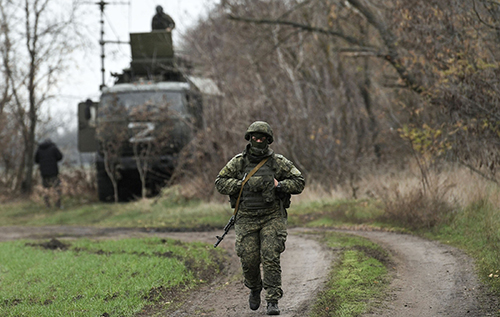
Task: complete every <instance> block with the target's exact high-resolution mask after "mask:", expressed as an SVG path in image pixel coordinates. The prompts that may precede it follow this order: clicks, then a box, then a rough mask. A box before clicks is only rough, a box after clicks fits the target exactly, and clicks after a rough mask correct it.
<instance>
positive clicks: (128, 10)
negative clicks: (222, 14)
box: [50, 0, 219, 124]
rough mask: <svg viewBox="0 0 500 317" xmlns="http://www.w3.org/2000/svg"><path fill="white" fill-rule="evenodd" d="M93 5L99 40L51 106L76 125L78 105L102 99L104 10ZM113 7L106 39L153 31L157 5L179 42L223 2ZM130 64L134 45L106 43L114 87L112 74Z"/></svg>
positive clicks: (155, 0)
mask: <svg viewBox="0 0 500 317" xmlns="http://www.w3.org/2000/svg"><path fill="white" fill-rule="evenodd" d="M95 2H97V0H95V1H91V2H89V4H88V5H89V6H90V8H88V9H86V10H85V11H86V12H87V13H88V16H86V17H85V19H86V20H87V21H88V23H89V24H90V26H91V28H90V29H91V31H90V32H92V33H95V34H94V35H92V34H90V35H89V36H91V37H92V38H93V39H95V42H94V44H95V45H94V47H92V48H91V49H90V50H88V52H87V53H86V55H85V56H83V54H82V57H78V59H79V61H78V63H77V65H76V67H75V68H74V70H72V71H71V72H70V76H69V78H68V79H66V80H65V83H66V84H63V85H61V86H60V95H61V96H60V97H59V98H57V100H56V101H54V102H53V103H51V106H50V112H51V114H52V115H53V116H54V115H56V117H60V115H62V116H64V117H65V118H66V117H69V118H74V120H75V121H74V122H72V123H73V124H76V107H77V104H78V102H80V101H83V100H85V99H87V98H91V99H93V100H95V101H97V100H98V99H99V85H100V84H101V81H102V80H101V60H100V47H99V45H98V42H99V38H100V23H99V20H100V11H99V7H98V6H97V5H95V4H94V3H95ZM106 2H109V3H110V4H109V5H107V6H106V9H105V19H104V23H105V40H112V41H117V40H120V41H129V33H140V32H149V31H151V18H152V17H153V15H154V14H155V8H156V6H157V5H161V6H162V7H163V10H164V12H166V13H167V14H169V15H170V16H171V17H172V18H173V19H174V21H175V24H176V28H175V30H174V31H173V33H172V36H173V39H174V46H175V43H178V40H179V38H180V37H181V35H182V34H183V33H184V32H185V31H186V29H188V28H189V27H190V26H192V25H193V24H194V23H196V21H198V19H199V18H201V17H204V16H205V15H206V14H207V12H208V10H209V9H210V8H211V7H213V5H214V4H215V3H219V0H130V1H128V0H107V1H106ZM129 62H130V46H129V45H123V44H122V45H118V44H106V60H105V68H106V84H107V85H111V84H112V83H113V79H112V78H111V77H110V76H109V74H110V72H120V71H121V70H122V69H123V68H126V67H128V65H129Z"/></svg>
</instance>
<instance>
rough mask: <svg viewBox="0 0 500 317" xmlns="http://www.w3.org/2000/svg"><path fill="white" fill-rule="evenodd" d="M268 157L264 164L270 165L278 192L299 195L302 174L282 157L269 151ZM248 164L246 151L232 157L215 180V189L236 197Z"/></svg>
mask: <svg viewBox="0 0 500 317" xmlns="http://www.w3.org/2000/svg"><path fill="white" fill-rule="evenodd" d="M268 156H270V157H271V159H270V160H269V161H268V162H267V163H266V164H270V165H271V168H272V169H273V170H274V178H276V180H278V182H279V183H280V189H279V191H280V192H281V193H286V194H294V195H295V194H300V193H301V192H302V190H303V189H304V186H305V180H304V177H303V176H302V173H301V172H300V171H299V170H298V169H297V168H296V167H295V166H294V165H293V163H292V162H291V161H290V160H288V159H287V158H285V157H284V156H283V155H280V154H275V153H274V152H273V151H272V150H270V152H269V155H268ZM248 164H249V161H248V158H247V154H246V151H244V152H243V153H240V154H238V155H236V156H235V157H233V158H232V159H231V160H230V161H229V162H228V163H227V164H226V166H224V167H223V168H222V170H221V171H220V172H219V175H217V178H216V180H215V187H216V188H217V190H218V191H219V193H221V194H223V195H229V196H233V197H234V196H235V195H236V196H237V195H238V193H239V191H240V189H241V184H242V180H243V178H244V176H245V172H244V171H245V167H246V166H247V165H248ZM245 186H247V185H245Z"/></svg>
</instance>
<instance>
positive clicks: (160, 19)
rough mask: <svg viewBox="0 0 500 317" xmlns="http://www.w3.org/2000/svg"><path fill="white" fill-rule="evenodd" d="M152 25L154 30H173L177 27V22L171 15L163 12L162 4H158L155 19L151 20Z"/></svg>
mask: <svg viewBox="0 0 500 317" xmlns="http://www.w3.org/2000/svg"><path fill="white" fill-rule="evenodd" d="M151 27H152V29H153V30H167V31H168V32H171V31H172V30H173V29H174V28H175V22H174V20H173V19H172V18H171V17H170V15H168V14H166V13H165V12H163V7H162V6H157V7H156V14H155V15H154V16H153V21H152V22H151Z"/></svg>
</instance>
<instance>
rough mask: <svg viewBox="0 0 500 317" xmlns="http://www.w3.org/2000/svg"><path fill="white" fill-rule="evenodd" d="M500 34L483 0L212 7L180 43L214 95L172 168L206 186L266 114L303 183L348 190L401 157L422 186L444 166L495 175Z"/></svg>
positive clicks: (240, 1)
mask: <svg viewBox="0 0 500 317" xmlns="http://www.w3.org/2000/svg"><path fill="white" fill-rule="evenodd" d="M499 30H500V5H499V4H498V3H496V2H492V1H483V0H474V1H459V0H434V1H429V0H403V1H368V0H348V1H337V0H326V1H325V0H311V1H293V0H292V1H254V0H234V1H232V0H226V1H222V2H221V4H220V5H219V6H218V7H217V8H215V9H214V10H213V11H212V12H210V14H209V15H208V17H207V18H206V19H204V20H202V21H199V23H198V25H197V26H196V27H195V28H193V29H192V30H191V31H190V32H189V33H188V34H187V35H186V36H185V38H184V51H186V52H189V54H190V55H191V56H190V57H191V59H193V60H194V61H195V62H196V67H195V69H196V70H197V71H198V72H199V73H200V74H199V75H202V76H206V77H210V78H212V79H214V80H215V81H216V82H217V84H218V86H219V88H220V90H221V91H222V92H223V95H224V97H223V98H221V99H220V100H218V101H217V102H215V103H211V104H208V105H206V108H205V118H206V125H207V127H206V130H205V131H203V133H202V134H201V135H200V136H199V139H198V140H197V141H196V142H197V143H196V144H195V145H193V146H194V148H196V149H197V150H198V152H197V153H198V155H197V156H195V157H193V156H192V155H191V156H189V160H186V165H185V168H184V169H181V170H180V171H181V172H182V173H183V175H184V176H185V178H184V179H185V180H186V181H189V182H191V183H194V182H198V183H197V185H198V188H203V190H204V192H206V193H208V194H210V193H211V191H210V188H211V187H210V186H211V185H212V184H211V181H212V180H213V178H214V177H215V175H216V173H217V172H218V171H219V169H220V168H221V167H222V166H223V165H224V164H225V162H226V161H227V160H228V159H230V158H231V157H232V156H233V155H235V154H236V153H238V152H241V150H242V149H243V146H244V145H245V141H244V139H243V134H244V131H245V129H246V127H248V125H249V124H250V123H251V122H253V121H254V120H266V121H268V122H269V123H270V124H271V126H272V127H273V129H274V132H275V134H276V137H275V140H276V141H275V144H274V145H273V147H274V149H275V150H276V151H277V152H280V153H282V154H284V155H285V156H287V157H289V158H290V159H292V160H293V161H294V162H295V163H296V165H297V166H298V167H299V168H300V169H301V170H302V171H303V172H304V173H305V175H306V177H307V179H308V180H310V181H311V180H315V181H317V182H320V183H321V184H323V185H324V186H337V185H340V186H343V185H349V186H351V187H352V188H353V195H356V192H355V189H356V185H355V184H356V182H357V181H358V180H359V179H360V177H363V175H367V173H373V172H374V171H378V170H387V169H388V168H390V169H395V168H396V169H398V168H405V162H406V161H407V160H409V159H417V160H418V162H419V164H420V167H421V171H422V176H423V179H424V181H423V185H424V186H425V177H426V173H427V172H428V169H429V168H430V167H431V165H432V164H436V163H437V162H442V161H447V162H449V161H452V162H457V163H461V164H464V165H466V166H468V167H469V168H471V169H472V170H474V171H475V172H478V173H480V174H481V175H483V176H484V177H486V178H489V179H490V180H492V181H495V182H496V177H495V172H496V166H497V163H498V160H499V152H498V148H499V147H498V145H499V141H500V129H499V122H500V121H499V120H498V118H499V117H500V108H499V107H498V101H499V100H498V98H499V96H500V91H499V88H500V86H499V81H498V74H499V66H498V61H497V58H498V54H499V53H498V52H499V51H498V49H497V48H498V45H499V44H500V32H499ZM192 149H193V148H191V150H192ZM191 153H192V152H191ZM202 184H207V185H206V186H205V187H203V185H202Z"/></svg>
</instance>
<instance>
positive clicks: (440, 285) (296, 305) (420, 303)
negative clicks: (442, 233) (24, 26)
mask: <svg viewBox="0 0 500 317" xmlns="http://www.w3.org/2000/svg"><path fill="white" fill-rule="evenodd" d="M308 231H310V230H308V229H301V228H293V229H290V230H289V238H288V240H287V249H286V251H285V252H284V253H283V256H282V269H283V289H284V292H285V295H284V297H283V299H282V300H281V301H280V308H281V311H282V314H281V315H282V316H306V315H307V312H308V310H309V309H310V307H311V304H312V303H313V298H314V296H315V295H316V293H317V292H318V291H319V290H321V289H322V287H323V285H324V281H325V280H326V278H327V276H328V272H329V269H330V266H331V263H332V261H333V260H334V257H335V255H334V253H333V252H332V251H331V250H328V249H326V248H325V247H324V246H322V245H320V243H318V242H317V241H316V240H315V239H314V236H313V235H310V234H307V233H306V232H308ZM345 232H348V233H351V234H356V235H360V236H363V237H366V238H368V239H370V240H372V241H374V242H376V243H377V244H379V245H381V246H383V247H384V248H385V249H386V250H388V251H389V253H390V254H391V257H392V262H393V263H394V266H393V267H392V268H391V274H393V281H392V283H391V286H390V291H389V294H388V296H387V297H386V298H385V299H384V300H381V301H379V302H375V303H374V309H373V310H372V311H370V312H369V313H368V314H366V315H365V316H415V317H416V316H419V317H435V316H453V317H460V316H474V317H476V316H478V317H479V316H498V312H499V307H500V306H499V304H498V300H497V299H496V298H495V297H493V296H491V295H489V294H487V292H486V289H485V287H483V286H482V285H481V284H480V283H479V281H478V279H477V277H476V274H475V272H474V265H473V262H472V260H471V259H470V258H468V257H467V256H466V255H465V254H464V253H463V252H461V251H460V250H458V249H455V248H452V247H450V246H446V245H443V244H440V243H437V242H433V241H428V240H425V239H421V238H418V237H414V236H411V235H404V234H396V233H389V232H375V231H345ZM218 233H219V232H155V231H154V230H144V229H115V228H113V229H110V228H103V229H102V228H89V227H68V226H61V227H58V226H53V227H36V228H33V227H30V228H24V227H0V241H7V240H13V239H21V238H35V239H38V238H53V237H57V238H76V237H88V238H113V239H115V238H116V239H119V238H124V237H144V236H151V235H155V236H160V237H171V238H175V239H179V240H183V241H203V242H209V243H213V242H215V234H218ZM220 247H222V248H224V249H226V250H227V251H228V253H229V256H230V265H228V269H227V270H226V271H225V273H224V274H223V275H221V276H219V277H218V278H217V279H216V280H215V281H214V282H213V283H210V284H209V285H206V286H204V287H203V288H201V289H200V290H198V291H195V292H193V293H191V294H190V295H189V297H188V298H186V299H185V303H184V304H183V305H181V306H180V307H177V308H176V309H173V310H172V311H170V312H169V313H168V315H169V316H214V317H216V316H264V315H265V309H264V307H261V308H260V309H259V310H258V311H256V312H254V311H251V310H250V309H249V308H248V290H247V289H245V287H244V286H243V283H242V276H241V271H240V270H239V261H238V258H237V257H236V255H235V252H234V231H232V232H231V233H230V234H229V235H227V236H226V238H225V240H224V241H223V242H222V243H221V244H220ZM262 306H264V305H262Z"/></svg>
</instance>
